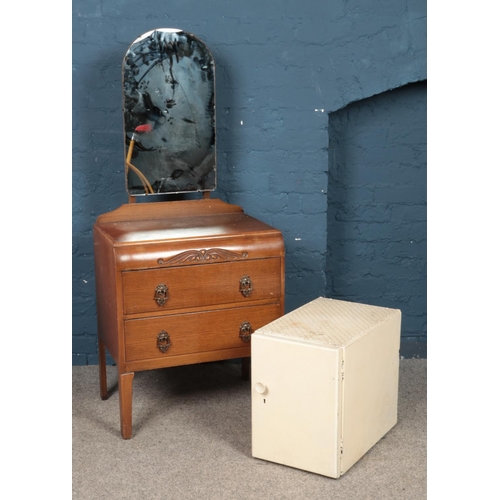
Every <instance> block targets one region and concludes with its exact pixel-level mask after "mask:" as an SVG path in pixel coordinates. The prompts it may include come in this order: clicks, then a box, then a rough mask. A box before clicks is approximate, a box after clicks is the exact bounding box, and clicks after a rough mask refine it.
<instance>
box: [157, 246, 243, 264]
mask: <svg viewBox="0 0 500 500" xmlns="http://www.w3.org/2000/svg"><path fill="white" fill-rule="evenodd" d="M247 257H248V253H247V252H242V253H236V252H231V251H230V250H224V249H223V248H209V249H208V250H206V249H203V250H188V251H186V252H182V253H180V254H178V255H175V256H174V257H171V258H170V259H158V264H160V265H161V266H173V265H179V264H191V263H193V262H211V261H218V260H220V261H224V260H238V259H246V258H247Z"/></svg>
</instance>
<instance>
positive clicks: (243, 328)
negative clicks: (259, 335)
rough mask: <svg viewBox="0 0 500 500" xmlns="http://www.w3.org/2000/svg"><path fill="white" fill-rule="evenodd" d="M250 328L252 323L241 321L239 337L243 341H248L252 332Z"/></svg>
mask: <svg viewBox="0 0 500 500" xmlns="http://www.w3.org/2000/svg"><path fill="white" fill-rule="evenodd" d="M251 330H252V325H251V324H250V323H249V322H248V321H245V322H244V323H241V325H240V339H241V340H243V342H250V336H251V333H252V331H251Z"/></svg>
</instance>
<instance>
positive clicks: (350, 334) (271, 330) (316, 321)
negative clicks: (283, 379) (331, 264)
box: [255, 297, 401, 346]
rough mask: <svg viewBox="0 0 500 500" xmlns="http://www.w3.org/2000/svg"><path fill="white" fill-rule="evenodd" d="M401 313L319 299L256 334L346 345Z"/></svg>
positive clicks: (365, 305)
mask: <svg viewBox="0 0 500 500" xmlns="http://www.w3.org/2000/svg"><path fill="white" fill-rule="evenodd" d="M400 314H401V311H400V310H399V309H390V308H387V307H378V306H371V305H367V304H357V303H355V302H347V301H343V300H336V299H327V298H324V297H319V298H317V299H315V300H313V301H311V302H309V303H308V304H305V305H303V306H302V307H299V308H298V309H296V310H295V311H292V312H290V313H288V314H285V315H284V316H282V317H281V318H278V319H277V320H275V321H272V322H271V323H269V324H267V325H266V326H264V327H262V328H259V329H258V330H256V332H255V333H261V334H266V335H273V336H279V337H288V338H291V339H300V340H304V341H308V342H311V343H320V344H325V345H332V346H345V345H348V344H350V343H351V342H353V341H354V340H355V339H356V338H358V337H361V336H362V335H365V334H366V333H368V332H369V331H370V330H372V329H373V328H375V327H376V326H378V325H379V324H381V323H384V322H386V321H387V320H389V318H391V317H393V316H394V315H400Z"/></svg>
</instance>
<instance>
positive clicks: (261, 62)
mask: <svg viewBox="0 0 500 500" xmlns="http://www.w3.org/2000/svg"><path fill="white" fill-rule="evenodd" d="M426 17H427V14H426V2H425V0H406V1H404V2H401V1H398V0H382V1H380V0H379V1H377V2H375V1H373V0H371V1H370V0H352V1H351V0H350V1H348V2H331V1H329V0H317V1H315V2H303V1H302V0H275V1H273V2H268V1H263V0H253V1H248V0H231V1H229V0H214V1H212V2H205V1H202V0H183V1H177V0H172V1H170V2H160V1H158V0H149V1H148V2H137V1H131V0H74V1H73V45H72V54H73V100H72V104H73V191H72V193H73V196H72V199H73V331H72V335H73V364H74V365H80V364H96V363H97V336H96V335H97V331H96V329H97V326H96V311H95V290H94V287H95V282H94V269H93V250H92V225H93V223H94V221H95V219H96V217H97V216H98V215H99V214H101V213H103V212H106V211H109V210H113V209H115V208H117V207H119V206H120V205H122V204H123V203H126V202H127V195H126V192H125V179H124V165H123V164H124V154H123V149H124V148H123V132H122V126H123V124H122V112H121V96H122V94H121V64H122V60H123V56H124V54H125V52H126V50H127V48H128V46H129V45H130V44H131V43H132V41H133V40H135V38H137V37H138V36H139V35H141V34H143V33H145V32H147V31H150V30H152V29H154V28H179V29H183V30H185V31H188V32H191V33H193V34H195V35H196V36H197V37H199V38H200V39H201V40H203V41H204V42H205V43H206V44H207V45H208V47H209V48H210V50H211V52H212V54H213V56H214V59H215V64H216V133H217V169H218V170H217V179H218V186H217V189H216V191H215V192H214V193H212V197H218V198H220V199H222V200H224V201H227V202H229V203H234V204H237V205H240V206H242V207H243V209H244V210H245V212H246V213H248V214H249V215H252V216H254V217H257V218H259V219H261V220H263V221H264V222H267V223H269V224H271V225H273V226H275V227H277V228H278V229H280V230H281V231H282V232H283V234H284V238H285V245H286V251H287V254H286V309H287V311H290V310H293V309H295V308H296V307H298V306H300V305H302V304H305V303H306V302H309V301H310V300H312V299H314V298H316V297H318V296H326V295H332V296H333V295H335V296H338V297H342V296H343V295H345V298H347V297H351V298H352V297H358V298H359V299H362V298H363V300H365V299H364V298H365V297H366V300H367V301H368V300H374V299H373V297H374V295H370V294H368V295H360V294H359V290H363V289H366V290H368V289H370V287H380V283H382V282H383V281H384V279H385V282H386V285H385V286H384V287H383V292H382V289H380V288H377V290H378V293H379V297H380V299H377V300H380V301H381V302H382V304H381V305H387V306H389V307H392V306H395V307H400V308H401V309H402V310H403V315H405V310H406V316H407V318H406V319H405V324H404V329H405V331H404V332H403V342H405V346H406V347H407V349H406V351H405V352H407V353H408V354H407V355H409V356H411V355H412V354H415V355H421V352H422V350H421V348H420V347H413V345H414V344H412V342H414V341H418V342H420V343H422V342H424V341H425V338H426V337H425V293H424V291H423V288H422V286H423V285H422V283H423V282H425V247H424V246H425V221H426V205H425V184H423V183H425V144H424V143H425V118H424V117H425V89H424V90H422V89H423V88H424V87H422V85H420V87H418V86H416V87H413V86H411V85H410V86H409V87H408V88H407V89H403V87H405V86H406V85H408V84H411V83H413V82H423V81H425V80H426V78H427V76H426V47H427V44H426V22H427V19H426ZM400 88H401V95H402V97H400V98H399V97H398V98H397V99H396V98H395V97H394V96H395V95H396V93H397V92H399V91H398V90H393V89H400ZM416 89H420V90H416ZM391 90H393V92H388V93H387V91H391ZM384 93H387V94H384ZM417 94H418V95H417ZM373 96H375V97H373ZM391 99H394V102H395V103H396V101H398V100H401V102H402V104H401V106H403V108H404V109H407V107H408V106H409V107H410V108H411V109H412V110H414V112H412V113H407V112H406V111H404V110H403V111H397V109H396V107H397V105H396V104H394V106H393V105H392V104H389V101H391ZM387 100H388V101H387ZM386 101H387V102H386ZM391 102H392V101H391ZM370 116H371V117H373V118H374V119H375V118H376V121H377V123H378V124H379V125H380V126H378V127H376V126H369V125H367V124H366V121H369V118H370ZM417 116H420V117H421V119H422V120H424V121H423V122H419V123H418V124H417V122H416V117H417ZM384 117H385V118H384ZM405 117H406V118H405ZM384 119H385V120H386V122H385V123H383V122H384ZM410 119H411V122H409V121H408V120H410ZM342 127H344V129H345V130H341V131H340V132H341V133H339V132H338V129H339V128H341V129H342ZM392 127H395V128H396V129H397V128H401V129H404V131H406V132H405V133H403V132H402V130H401V133H400V134H399V135H400V139H401V141H400V142H398V141H396V140H393V137H392V136H391V134H392V131H393V128H392ZM412 129H415V130H412ZM335 130H337V133H336V134H334V131H335ZM384 131H385V133H384ZM397 132H398V131H397V130H395V135H396V136H397V135H398V133H397ZM341 134H344V137H345V138H346V140H348V141H349V144H351V143H352V141H353V140H354V139H355V136H360V137H359V139H360V143H359V144H358V145H356V146H352V148H351V149H353V148H357V149H359V150H362V149H363V148H364V149H365V151H366V154H367V155H368V154H369V153H370V152H371V153H372V154H373V155H374V157H369V158H363V157H362V155H360V152H359V151H358V152H357V153H356V154H355V155H351V156H349V155H350V153H349V151H348V150H349V148H347V147H346V148H344V149H342V147H341V146H342V144H339V147H337V148H335V147H334V146H335V143H336V141H337V142H339V141H338V138H339V137H340V135H341ZM393 135H394V134H393ZM363 141H364V142H363ZM383 141H385V142H384V146H381V145H380V146H379V147H378V148H377V144H379V143H380V144H381V143H382V142H383ZM410 142H411V144H410ZM334 149H336V150H337V153H333V152H332V150H334ZM409 149H410V150H414V151H417V150H418V151H419V155H420V156H419V158H418V161H417V160H415V158H414V159H413V160H412V159H411V158H409V157H408V156H406V153H404V152H403V150H405V151H408V150H409ZM391 151H392V153H391ZM348 153H349V154H348ZM334 154H338V155H343V156H342V158H343V160H342V161H344V160H345V165H343V166H342V169H341V168H340V167H339V164H337V163H335V161H334V159H332V158H334ZM415 154H417V153H415ZM414 161H417V163H418V166H416V165H415V164H414V163H413V162H414ZM349 162H353V164H354V167H353V169H352V170H349V169H350V167H349ZM362 162H364V163H365V165H366V166H367V168H366V169H365V170H362V169H361V168H360V167H359V164H360V163H362ZM382 164H383V165H384V169H387V172H386V174H382V173H381V170H382ZM374 165H380V166H381V168H380V169H376V168H372V167H373V166H374ZM379 170H380V175H381V176H382V177H376V176H375V172H376V171H377V172H379ZM417 171H418V173H417ZM339 172H342V176H341V177H339V179H338V181H339V183H342V184H339V185H337V184H335V183H334V182H333V181H332V179H335V177H336V176H337V174H338V173H339ZM346 172H348V173H346ZM422 173H423V176H422V175H421V174H422ZM356 175H358V176H363V179H360V181H359V183H358V184H357V183H356V179H355V178H354V177H355V176H356ZM383 175H386V177H383ZM365 176H366V177H365ZM337 177H338V176H337ZM370 179H371V180H370ZM372 182H373V185H371V183H372ZM351 188H352V189H351ZM363 189H365V190H366V192H365V194H363V193H362V191H363ZM337 195H338V196H337ZM368 195H369V196H371V197H372V198H369V197H368ZM339 196H340V198H339ZM342 197H344V198H342ZM340 199H344V200H345V201H346V204H345V206H341V203H340ZM358 201H360V203H358ZM384 203H385V204H386V205H387V206H389V205H390V206H391V207H392V208H391V209H387V210H389V212H390V214H388V213H386V211H385V210H384V208H383V204H384ZM361 212H364V213H361ZM358 215H359V219H356V218H355V217H357V216H358ZM353 216H354V218H353ZM384 217H386V218H387V217H390V220H389V221H387V222H390V223H387V224H384V223H382V219H383V218H384ZM332 221H334V222H332ZM405 231H406V232H405ZM356 234H357V235H358V236H359V241H356ZM336 237H338V238H337V239H336ZM363 238H364V240H363ZM368 239H369V240H370V241H372V242H373V243H372V244H370V245H365V246H363V245H364V243H363V241H365V242H366V241H367V240H368ZM409 241H413V243H409ZM359 252H365V253H364V255H363V256H361V255H358V253H359ZM336 254H337V256H338V257H339V260H338V262H337V263H335V255H336ZM350 257H352V259H350ZM368 261H370V262H368ZM363 266H365V267H363ZM370 266H371V267H370ZM365 271H366V272H365ZM352 273H355V274H356V276H355V280H356V281H355V282H354V281H353V282H352V283H350V280H354V274H352ZM412 273H413V274H412ZM383 276H385V278H383ZM378 278H380V280H379V284H378V285H377V284H376V279H378ZM422 280H423V281H422ZM389 282H390V284H389Z"/></svg>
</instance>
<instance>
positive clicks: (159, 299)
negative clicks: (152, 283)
mask: <svg viewBox="0 0 500 500" xmlns="http://www.w3.org/2000/svg"><path fill="white" fill-rule="evenodd" d="M167 299H168V286H167V285H163V284H161V285H158V286H157V287H156V289H155V300H156V303H157V304H158V305H159V306H162V305H163V304H165V302H166V301H167Z"/></svg>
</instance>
